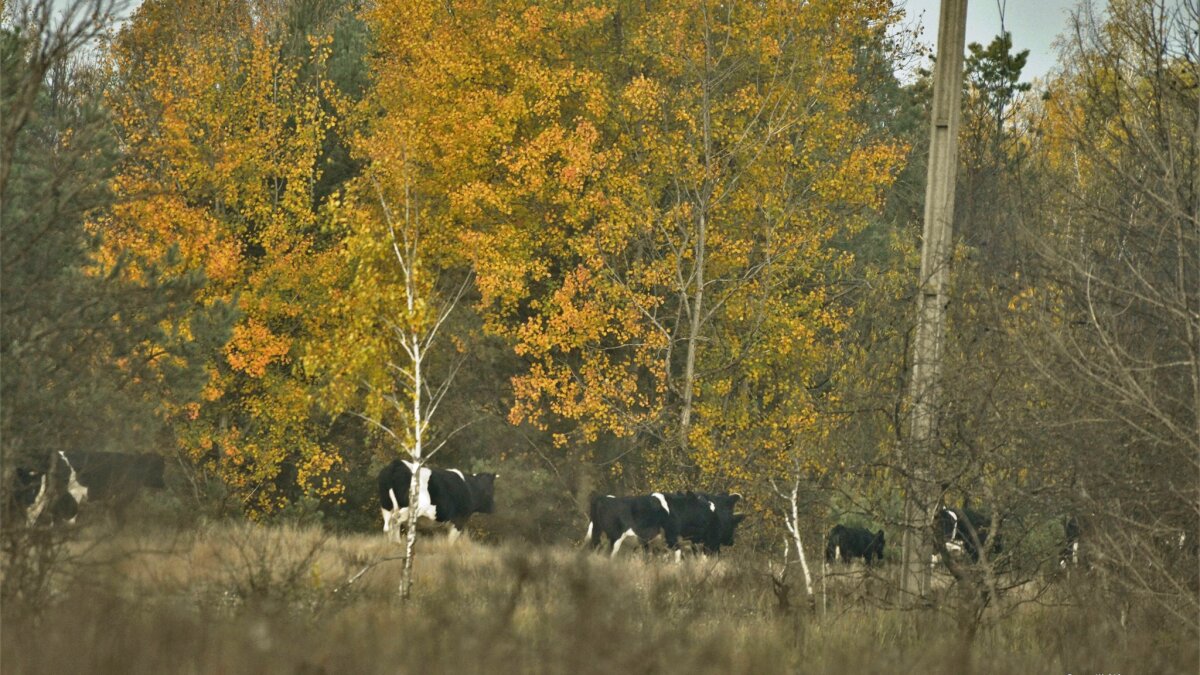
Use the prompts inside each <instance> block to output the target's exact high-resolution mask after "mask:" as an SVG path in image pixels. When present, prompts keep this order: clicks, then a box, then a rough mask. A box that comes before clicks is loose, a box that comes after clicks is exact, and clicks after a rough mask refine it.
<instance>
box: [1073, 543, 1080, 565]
mask: <svg viewBox="0 0 1200 675" xmlns="http://www.w3.org/2000/svg"><path fill="white" fill-rule="evenodd" d="M1071 562H1072V563H1074V564H1076V565H1078V564H1079V542H1077V541H1075V542H1071Z"/></svg>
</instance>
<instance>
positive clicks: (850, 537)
mask: <svg viewBox="0 0 1200 675" xmlns="http://www.w3.org/2000/svg"><path fill="white" fill-rule="evenodd" d="M883 546H884V535H883V530H880V531H878V532H872V531H870V530H868V529H865V528H862V527H847V526H845V525H834V526H833V529H832V530H830V531H829V537H828V538H827V539H826V541H825V560H826V561H827V562H834V561H835V560H840V561H841V562H850V561H852V560H853V559H855V558H862V559H863V560H864V561H866V563H867V564H868V565H870V564H871V563H872V562H874V561H875V560H883Z"/></svg>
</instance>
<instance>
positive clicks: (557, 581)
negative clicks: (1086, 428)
mask: <svg viewBox="0 0 1200 675" xmlns="http://www.w3.org/2000/svg"><path fill="white" fill-rule="evenodd" d="M72 546H74V547H76V548H77V552H78V556H76V557H75V558H74V559H76V560H77V561H78V564H77V565H76V566H74V567H73V568H72V569H71V570H69V571H64V573H63V574H61V575H59V576H58V577H56V588H55V589H54V591H53V593H51V594H50V595H49V598H48V600H46V602H45V603H44V604H43V606H41V607H39V608H37V611H30V610H28V609H22V610H21V611H17V608H3V609H4V615H3V624H2V629H0V667H2V669H3V672H4V673H6V674H8V673H55V674H57V673H63V672H85V673H163V672H183V673H193V672H194V673H213V672H220V673H241V672H252V673H372V672H380V673H396V672H410V673H435V672H451V673H476V672H478V673H492V672H497V673H509V672H516V673H615V672H622V673H624V672H631V673H639V672H646V673H670V672H682V673H777V672H811V673H825V672H827V673H841V672H862V673H896V672H921V673H925V674H935V675H936V674H937V673H967V672H978V673H993V672H994V673H1010V672H1064V673H1065V672H1122V673H1142V672H1151V673H1189V674H1191V673H1195V672H1197V670H1198V669H1200V643H1198V642H1197V637H1196V636H1194V635H1188V634H1186V632H1182V631H1180V630H1179V629H1178V628H1174V627H1172V625H1170V623H1168V622H1166V621H1164V619H1163V617H1162V616H1160V615H1158V614H1156V613H1155V611H1154V610H1153V608H1150V607H1135V606H1128V605H1120V603H1116V604H1108V605H1106V604H1104V603H1105V602H1111V601H1110V600H1105V601H1103V602H1101V601H1100V600H1099V599H1100V598H1101V597H1107V596H1103V595H1102V594H1101V593H1099V592H1098V591H1097V590H1096V589H1094V588H1092V582H1091V581H1090V580H1089V579H1088V578H1086V577H1083V578H1081V577H1079V576H1076V577H1075V578H1071V579H1062V580H1060V581H1059V582H1057V583H1056V585H1055V586H1054V587H1053V588H1052V592H1051V593H1047V594H1044V595H1043V596H1042V597H1040V598H1038V602H1036V603H1034V602H1031V603H1026V604H1024V605H1021V606H1020V607H1018V608H1016V609H1014V610H1013V611H1012V612H1009V613H1007V614H1006V615H1005V616H1004V617H1003V618H1002V619H998V620H996V621H994V622H991V623H989V624H987V625H985V627H984V628H983V629H981V630H980V631H979V632H977V633H976V634H975V636H974V638H973V639H972V640H970V641H967V640H965V639H964V631H962V630H961V629H960V627H959V623H958V617H957V616H956V615H955V612H954V611H953V609H952V608H950V609H945V610H933V609H926V610H919V611H903V610H900V609H895V608H889V607H890V604H889V601H888V599H887V594H886V593H885V592H882V591H880V587H881V585H882V584H884V582H885V580H886V575H887V571H886V569H885V570H874V571H872V572H870V573H869V574H868V573H867V572H866V571H865V570H862V569H861V568H850V569H849V570H844V569H843V570H841V575H840V576H839V577H837V579H836V581H834V580H831V583H830V584H829V585H828V588H827V591H826V595H825V598H824V602H823V603H818V604H817V607H816V608H815V609H810V608H809V606H808V605H807V603H804V602H803V601H802V599H801V598H799V597H795V596H793V597H792V598H791V607H792V609H790V610H788V611H784V610H783V609H781V604H780V600H779V596H778V594H777V593H776V590H777V587H776V586H775V585H774V584H773V582H772V580H771V577H770V575H769V574H768V571H767V561H766V559H765V558H762V557H759V556H758V555H757V554H755V553H753V552H751V551H738V550H734V552H733V553H732V554H730V555H727V556H723V557H722V558H721V559H720V560H705V559H689V560H685V561H684V562H683V563H682V564H679V565H676V564H673V563H671V562H668V561H667V560H665V559H663V558H662V557H660V556H651V557H648V558H647V557H643V556H642V555H640V554H633V555H629V556H621V557H619V558H618V559H616V560H608V559H606V558H605V557H603V556H600V555H596V554H592V553H590V552H587V551H584V550H578V549H574V548H571V547H567V546H561V547H537V548H533V547H524V546H517V545H486V544H480V543H474V542H465V543H463V542H460V543H459V544H458V545H450V544H448V543H447V542H445V541H444V540H439V539H435V538H432V537H430V538H426V539H425V540H424V544H423V545H422V549H421V551H420V555H419V558H418V560H417V568H416V575H417V576H416V586H415V589H414V596H413V598H412V599H411V600H410V601H409V602H408V603H400V602H399V601H398V600H397V597H396V587H397V583H398V581H399V569H400V561H399V555H400V554H401V551H402V549H401V548H400V547H398V546H396V545H392V544H389V543H388V542H386V541H385V539H384V537H383V536H382V535H374V534H372V535H352V536H347V535H341V536H333V535H329V534H327V533H325V532H322V531H321V530H319V529H316V528H301V527H290V526H284V527H262V526H252V525H228V524H226V525H215V526H206V527H203V528H199V529H196V530H191V531H183V532H177V531H172V530H169V529H162V530H145V529H142V530H136V529H132V530H131V529H127V530H123V531H120V532H112V531H103V530H100V529H92V530H84V531H82V532H81V534H80V536H79V537H78V539H77V541H75V542H74V543H73V544H72ZM795 592H799V591H798V590H796V591H795ZM949 599H950V598H948V600H949ZM947 606H948V607H949V606H950V605H949V603H948V604H947ZM10 609H11V610H12V611H9V610H10ZM1122 620H1123V621H1124V624H1122Z"/></svg>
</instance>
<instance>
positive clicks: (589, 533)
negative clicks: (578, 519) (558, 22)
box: [583, 520, 592, 541]
mask: <svg viewBox="0 0 1200 675" xmlns="http://www.w3.org/2000/svg"><path fill="white" fill-rule="evenodd" d="M583 540H584V541H591V540H592V521H590V520H589V521H588V533H587V534H585V535H583Z"/></svg>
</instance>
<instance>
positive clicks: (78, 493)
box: [58, 450, 88, 523]
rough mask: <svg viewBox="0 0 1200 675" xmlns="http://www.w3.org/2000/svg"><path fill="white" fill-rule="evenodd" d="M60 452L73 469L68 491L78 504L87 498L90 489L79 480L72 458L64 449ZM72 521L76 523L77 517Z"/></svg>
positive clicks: (71, 469)
mask: <svg viewBox="0 0 1200 675" xmlns="http://www.w3.org/2000/svg"><path fill="white" fill-rule="evenodd" d="M58 454H59V456H61V457H62V460H63V461H64V462H66V464H67V469H69V470H70V471H71V473H70V474H68V476H67V493H68V494H70V495H71V498H72V499H74V500H75V503H76V504H82V503H83V500H85V499H87V496H88V489H87V488H86V487H84V486H83V484H81V483H80V482H79V476H78V474H76V473H75V467H73V466H71V460H69V459H67V455H66V453H64V452H63V451H62V450H59V451H58ZM70 522H71V523H74V522H75V518H72V519H71V520H70Z"/></svg>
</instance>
